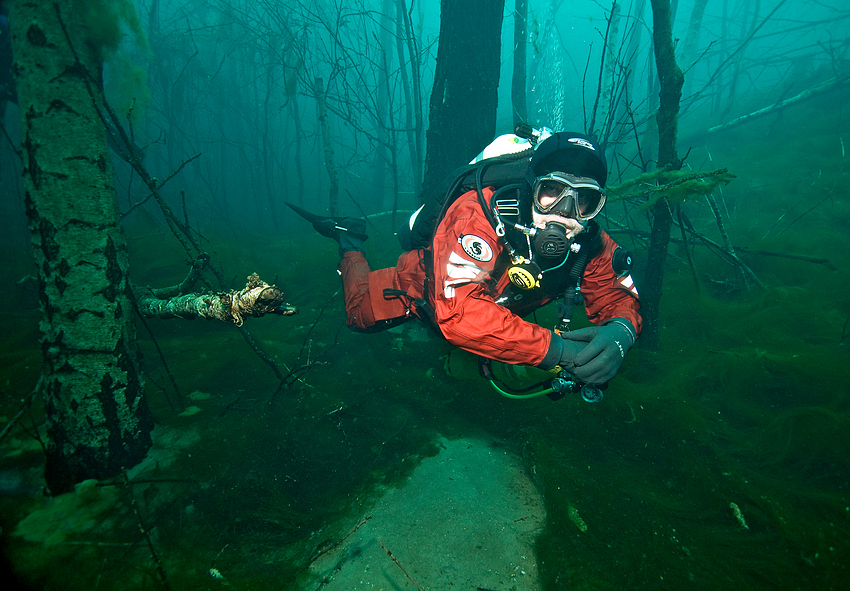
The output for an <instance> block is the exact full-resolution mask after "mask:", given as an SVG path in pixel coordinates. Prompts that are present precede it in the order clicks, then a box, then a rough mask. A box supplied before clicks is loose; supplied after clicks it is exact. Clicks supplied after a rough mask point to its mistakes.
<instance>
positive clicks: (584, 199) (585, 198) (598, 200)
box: [576, 188, 605, 220]
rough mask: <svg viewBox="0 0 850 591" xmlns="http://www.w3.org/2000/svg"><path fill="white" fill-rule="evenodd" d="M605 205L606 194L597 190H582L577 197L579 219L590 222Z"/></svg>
mask: <svg viewBox="0 0 850 591" xmlns="http://www.w3.org/2000/svg"><path fill="white" fill-rule="evenodd" d="M604 204H605V193H603V192H602V191H597V190H596V189H588V188H582V189H579V190H578V196H577V197H576V213H577V214H578V216H577V219H580V220H589V219H590V218H592V217H593V216H595V215H596V214H597V213H599V211H600V210H601V209H602V206H603V205H604Z"/></svg>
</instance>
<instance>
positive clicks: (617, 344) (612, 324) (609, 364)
mask: <svg viewBox="0 0 850 591" xmlns="http://www.w3.org/2000/svg"><path fill="white" fill-rule="evenodd" d="M561 336H563V337H564V338H565V339H567V340H570V341H585V342H587V346H586V347H585V348H584V349H582V350H581V351H580V352H579V353H578V354H577V355H576V356H575V359H574V360H573V363H574V364H575V367H573V368H572V369H571V370H570V371H572V373H574V374H575V375H576V377H578V378H579V379H581V380H582V381H583V382H587V383H588V384H604V383H605V382H607V381H608V380H610V379H611V378H613V377H614V376H615V375H616V373H617V370H618V369H620V366H621V365H622V364H623V359H624V358H625V357H626V353H627V352H628V351H629V349H631V348H632V345H634V344H635V341H636V340H637V331H636V330H635V328H634V326H632V323H631V322H629V321H628V320H626V319H625V318H614V319H612V320H609V321H608V322H607V323H606V324H605V325H603V326H590V327H587V328H580V329H578V330H574V331H571V332H567V333H563V334H562V335H561Z"/></svg>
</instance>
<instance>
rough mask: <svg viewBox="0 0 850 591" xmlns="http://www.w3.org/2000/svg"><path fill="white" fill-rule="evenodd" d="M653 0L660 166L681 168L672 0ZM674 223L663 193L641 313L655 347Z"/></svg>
mask: <svg viewBox="0 0 850 591" xmlns="http://www.w3.org/2000/svg"><path fill="white" fill-rule="evenodd" d="M651 2H652V35H653V43H654V46H655V62H656V65H657V67H658V78H659V81H660V83H661V90H660V92H659V99H660V105H659V107H658V112H657V113H656V116H655V119H656V122H657V124H658V168H660V169H665V168H666V169H670V170H679V169H680V168H681V167H682V161H681V160H679V156H678V154H677V150H676V142H677V137H676V136H677V135H678V121H679V103H680V101H681V98H682V85H683V84H684V79H685V77H684V75H683V74H682V70H681V69H680V68H679V66H678V65H677V64H676V55H675V53H674V50H673V31H672V18H671V14H670V0H651ZM672 223H673V214H672V211H671V208H670V203H669V202H668V201H667V199H665V198H663V197H662V198H661V199H659V200H658V201H656V203H655V205H653V206H652V230H651V234H650V242H649V252H648V254H647V260H646V275H645V276H644V281H643V286H642V288H641V315H642V316H643V322H644V324H643V329H642V332H641V344H642V346H643V347H645V348H646V349H649V350H652V351H654V350H656V349H658V341H659V339H658V328H659V314H660V306H661V291H662V286H663V282H664V265H665V263H666V260H667V247H668V246H669V243H670V227H671V225H672Z"/></svg>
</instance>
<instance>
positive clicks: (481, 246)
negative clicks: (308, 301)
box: [288, 126, 641, 398]
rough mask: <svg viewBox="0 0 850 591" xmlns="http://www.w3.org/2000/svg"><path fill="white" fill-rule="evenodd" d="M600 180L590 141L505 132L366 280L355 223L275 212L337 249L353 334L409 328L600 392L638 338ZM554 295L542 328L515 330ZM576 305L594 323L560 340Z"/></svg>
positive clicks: (600, 158) (451, 181)
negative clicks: (554, 320)
mask: <svg viewBox="0 0 850 591" xmlns="http://www.w3.org/2000/svg"><path fill="white" fill-rule="evenodd" d="M506 145H507V146H510V147H509V148H508V152H509V153H507V154H505V153H504V152H505V150H503V149H502V147H503V146H506ZM492 152H496V153H497V156H495V157H492V156H490V154H491V153H492ZM607 176H608V169H607V164H606V161H605V156H604V154H603V153H602V150H601V148H600V147H599V146H598V145H597V144H596V142H595V141H594V140H593V139H591V138H590V137H588V136H586V135H584V134H581V133H573V132H558V133H553V132H552V131H551V130H548V129H546V128H543V129H533V128H531V127H529V126H518V129H517V135H515V134H508V135H505V136H500V137H499V138H497V139H496V140H495V141H494V142H493V143H492V144H490V146H488V148H486V149H485V150H484V151H483V152H482V154H481V155H479V157H478V158H476V159H475V160H473V162H471V163H470V164H469V165H468V166H465V167H462V168H460V169H458V170H456V171H455V173H454V174H453V175H451V176H450V177H448V178H447V179H446V181H444V183H443V185H442V186H441V188H440V190H438V191H436V192H435V193H434V194H433V195H432V196H431V197H430V198H429V199H426V200H425V205H423V207H422V208H420V209H419V210H417V212H416V213H414V214H413V216H412V217H411V220H410V223H409V224H408V225H406V226H405V228H403V231H402V232H400V233H399V240H400V241H401V242H402V245H403V246H405V247H406V250H405V252H404V253H402V254H401V256H400V257H399V259H398V263H397V264H396V266H395V267H390V268H386V269H380V270H376V271H372V269H371V268H370V267H369V263H368V262H367V261H366V258H365V256H364V254H363V242H364V241H365V240H366V239H367V236H366V233H365V230H366V222H365V220H363V219H358V218H349V217H321V216H318V215H315V214H312V213H309V212H306V211H304V210H303V209H300V208H298V207H296V206H294V205H292V204H288V205H290V207H292V208H293V209H294V210H295V211H296V212H297V213H299V214H300V215H302V216H303V217H304V218H306V219H307V220H308V221H310V222H312V224H313V227H314V228H315V229H316V230H317V231H318V232H319V233H320V234H322V235H324V236H327V237H330V238H334V239H335V240H336V241H337V242H338V243H339V248H340V255H341V261H340V263H339V267H338V271H339V273H340V275H341V276H342V282H343V288H344V294H345V308H346V314H347V323H348V325H349V327H350V328H352V329H353V330H356V331H362V332H376V331H379V330H384V329H386V328H390V327H392V326H396V325H398V324H400V323H402V322H405V321H407V320H410V319H411V318H413V317H418V318H420V319H422V320H424V321H426V322H428V323H430V324H432V325H433V326H435V327H436V328H437V329H438V330H439V332H440V333H441V334H442V335H443V336H444V337H445V338H446V339H447V340H448V341H449V342H450V343H451V344H453V345H455V346H457V347H459V348H461V349H464V350H466V351H469V352H471V353H474V354H475V355H478V356H480V357H481V358H484V359H488V360H495V361H500V362H503V363H506V364H517V365H527V366H534V367H537V368H540V369H542V370H553V368H554V371H557V370H559V369H562V370H566V371H568V372H570V374H572V375H573V376H575V377H576V378H578V383H582V382H583V383H584V384H590V385H600V386H602V387H604V385H605V384H606V383H607V382H608V380H610V379H611V378H613V377H614V375H615V374H616V372H617V370H618V369H619V368H620V365H621V364H622V362H623V358H624V357H625V355H626V353H627V352H628V350H629V348H630V347H632V345H634V343H635V341H636V340H637V337H638V334H639V333H640V329H641V317H640V314H639V312H638V311H639V308H640V303H639V300H638V293H637V290H636V289H635V286H634V283H633V281H632V278H631V275H630V267H631V255H629V253H628V252H627V251H626V250H624V249H623V248H621V247H619V246H618V245H617V244H616V243H614V241H613V240H612V239H611V238H610V237H609V236H608V234H607V233H605V231H604V230H602V228H600V227H599V225H598V224H597V222H596V221H595V220H594V218H595V217H596V216H597V215H598V214H599V212H600V211H601V210H602V207H603V206H604V205H605V191H604V187H605V182H606V180H607ZM561 297H563V298H564V300H563V303H559V305H558V309H557V312H558V316H559V318H560V320H559V322H558V326H556V327H554V329H552V330H550V329H548V328H544V327H542V326H540V325H538V324H535V323H532V322H528V321H526V320H524V319H523V316H524V315H527V314H529V313H530V312H532V311H534V310H536V309H537V308H540V307H541V306H543V305H545V304H547V303H549V302H551V301H553V300H556V299H559V298H561ZM582 300H583V303H584V306H585V309H586V312H587V317H588V319H589V320H590V321H591V322H593V323H594V326H591V327H588V328H582V329H579V330H573V331H570V330H569V323H570V319H571V316H572V309H573V306H574V305H575V304H577V303H580V302H581V301H582ZM482 374H484V375H485V377H487V376H486V368H482ZM553 398H554V397H553Z"/></svg>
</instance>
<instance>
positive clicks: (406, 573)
mask: <svg viewBox="0 0 850 591" xmlns="http://www.w3.org/2000/svg"><path fill="white" fill-rule="evenodd" d="M378 543H379V544H380V545H381V548H383V549H384V552H386V553H387V556H389V557H390V559H391V560H392V561H393V562H395V563H396V566H398V567H399V568H400V569H401V572H403V573H404V576H406V577H407V578H408V579H409V580H410V582H411V583H413V586H414V587H416V588H417V589H419V591H424V590H423V589H422V587H420V586H419V584H418V583H417V582H416V581H414V580H413V577H411V576H410V573H408V572H407V571H406V570H404V567H403V566H402V565H401V563H400V562H399V561H398V558H396V557H395V556H393V553H392V552H390V551H389V549H388V548H387V547H386V546H384V543H383V542H382V541H381V538H380V537H378Z"/></svg>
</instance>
